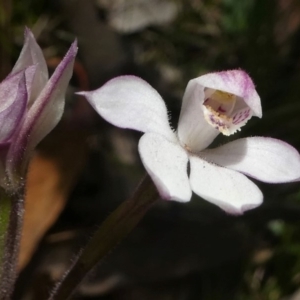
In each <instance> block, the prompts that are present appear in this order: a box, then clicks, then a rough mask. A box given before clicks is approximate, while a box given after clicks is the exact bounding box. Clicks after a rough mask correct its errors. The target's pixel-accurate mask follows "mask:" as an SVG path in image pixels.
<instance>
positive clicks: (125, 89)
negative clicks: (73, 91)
mask: <svg viewBox="0 0 300 300" xmlns="http://www.w3.org/2000/svg"><path fill="white" fill-rule="evenodd" d="M79 94H82V95H84V96H85V97H86V98H87V100H88V101H89V102H90V104H91V105H92V106H93V107H94V109H95V110H96V111H97V112H98V113H99V114H100V116H101V117H102V118H104V119H105V120H106V121H108V122H110V123H111V124H113V125H115V126H118V127H121V128H129V129H135V130H138V131H142V132H155V133H158V134H162V135H164V136H165V137H166V138H168V139H169V140H171V141H173V140H175V134H174V133H173V131H172V130H171V128H170V125H169V121H168V114H167V109H166V105H165V103H164V101H163V99H162V98H161V96H160V95H159V94H158V93H157V91H156V90H155V89H154V88H152V87H151V86H150V85H149V84H148V83H147V82H146V81H144V80H142V79H141V78H138V77H135V76H120V77H117V78H114V79H112V80H110V81H108V82H107V83H106V84H105V85H103V86H102V87H101V88H99V89H97V90H95V91H92V92H82V93H79Z"/></svg>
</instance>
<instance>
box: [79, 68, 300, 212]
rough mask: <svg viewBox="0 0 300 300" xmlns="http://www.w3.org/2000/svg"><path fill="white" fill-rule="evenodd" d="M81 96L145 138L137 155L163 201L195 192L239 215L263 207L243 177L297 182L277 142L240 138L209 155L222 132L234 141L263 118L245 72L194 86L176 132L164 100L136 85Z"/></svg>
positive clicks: (296, 164) (291, 158)
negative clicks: (255, 119)
mask: <svg viewBox="0 0 300 300" xmlns="http://www.w3.org/2000/svg"><path fill="white" fill-rule="evenodd" d="M81 94H83V95H85V96H86V98H87V99H88V101H89V102H90V103H91V105H92V106H93V107H94V108H95V110H96V111H97V112H98V113H99V114H100V115H101V116H102V117H103V118H104V119H105V120H106V121H108V122H110V123H112V124H114V125H115V126H118V127H121V128H130V129H135V130H138V131H142V132H145V134H144V135H143V136H142V137H141V139H140V141H139V153H140V156H141V159H142V162H143V164H144V166H145V168H146V170H147V172H148V173H149V175H150V176H151V178H152V180H153V182H154V184H155V185H156V187H157V189H158V191H159V194H160V196H161V198H163V199H168V200H176V201H180V202H187V201H189V200H190V199H191V196H192V191H193V192H194V193H196V194H197V195H199V196H200V197H202V198H203V199H205V200H207V201H209V202H211V203H214V204H216V205H218V206H219V207H221V208H222V209H224V210H225V211H227V212H229V213H233V214H241V213H243V212H244V211H245V210H248V209H252V208H254V207H257V206H259V205H260V204H261V203H262V201H263V195H262V193H261V191H260V190H259V188H258V187H257V186H256V185H255V184H254V183H253V182H252V181H251V180H249V179H248V178H247V177H246V176H245V175H247V176H250V177H253V178H255V179H258V180H260V181H264V182H269V183H282V182H291V181H295V180H298V179H299V177H300V155H299V153H298V152H297V151H296V150H295V149H294V148H293V147H292V146H290V145H288V144H287V143H285V142H282V141H280V140H276V139H272V138H265V137H251V138H242V139H238V140H236V141H233V142H230V143H228V144H226V145H223V146H221V147H218V148H215V149H207V147H208V146H209V145H210V144H211V143H212V141H213V140H214V139H215V138H216V136H217V135H218V134H219V133H220V132H221V133H223V134H224V135H230V134H233V133H234V132H236V131H237V130H240V128H241V127H242V126H243V125H245V123H246V122H247V121H248V120H249V119H250V118H251V117H252V116H257V117H261V116H262V111H261V103H260V98H259V96H258V94H257V92H256V90H255V87H254V84H253V82H252V80H251V79H250V77H249V76H248V75H247V74H246V73H245V72H244V71H241V70H232V71H225V72H219V73H211V74H207V75H204V76H200V77H198V78H195V79H192V80H191V81H190V82H189V84H188V86H187V88H186V91H185V94H184V97H183V103H182V109H181V114H180V118H179V123H178V129H177V131H176V132H174V131H173V130H172V129H171V127H170V125H169V121H168V114H167V109H166V106H165V103H164V101H163V99H162V98H161V96H160V95H159V94H158V93H157V91H156V90H155V89H153V88H152V87H151V86H150V85H149V84H148V83H146V82H145V81H143V80H142V79H140V78H137V77H134V76H121V77H117V78H115V79H112V80H110V81H109V82H107V83H106V84H105V85H104V86H102V87H101V88H99V89H97V90H95V91H92V92H82V93H81Z"/></svg>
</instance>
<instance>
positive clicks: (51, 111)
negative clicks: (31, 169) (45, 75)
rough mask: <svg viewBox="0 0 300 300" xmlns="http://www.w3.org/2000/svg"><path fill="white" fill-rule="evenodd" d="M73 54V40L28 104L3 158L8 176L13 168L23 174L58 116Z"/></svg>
mask: <svg viewBox="0 0 300 300" xmlns="http://www.w3.org/2000/svg"><path fill="white" fill-rule="evenodd" d="M76 54H77V42H76V41H75V42H74V43H73V44H72V46H71V47H70V49H69V51H68V52H67V54H66V56H65V57H64V59H63V60H62V62H61V63H60V64H59V65H58V67H57V68H56V70H55V72H54V73H53V75H52V76H51V78H50V79H49V81H48V82H47V84H46V86H45V88H44V89H43V91H42V92H41V94H40V96H39V97H38V98H37V99H36V101H35V102H34V103H33V105H32V106H31V108H30V110H29V111H28V113H27V116H26V119H25V121H24V123H23V125H22V127H21V129H20V131H19V132H18V135H17V136H16V137H14V140H13V141H12V146H11V148H10V150H9V153H8V157H7V172H8V174H9V175H11V178H13V174H14V172H16V169H18V172H19V173H21V174H23V173H24V171H25V168H26V165H27V163H28V158H29V155H30V153H31V152H32V150H33V149H34V148H35V146H36V145H37V144H38V143H39V142H40V141H41V140H42V139H43V138H44V137H45V136H46V135H47V134H48V133H49V132H50V131H51V130H52V129H53V128H54V127H55V126H56V125H57V123H58V121H59V120H60V119H61V116H62V113H63V110H64V105H65V92H66V89H67V87H68V84H69V80H70V78H71V76H72V73H73V65H74V60H75V56H76Z"/></svg>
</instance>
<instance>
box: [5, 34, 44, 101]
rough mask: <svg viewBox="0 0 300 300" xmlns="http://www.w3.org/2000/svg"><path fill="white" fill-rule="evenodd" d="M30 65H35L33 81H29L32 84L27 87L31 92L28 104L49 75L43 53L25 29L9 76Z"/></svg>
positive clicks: (38, 92) (40, 89)
mask: <svg viewBox="0 0 300 300" xmlns="http://www.w3.org/2000/svg"><path fill="white" fill-rule="evenodd" d="M31 65H35V66H36V69H35V73H34V78H33V80H32V79H31V81H32V82H30V85H31V86H30V87H28V91H29V92H31V94H30V103H31V102H32V101H34V99H35V98H36V97H37V96H38V95H39V94H40V92H41V91H42V89H43V88H44V86H45V85H46V83H47V81H48V78H49V75H48V68H47V63H46V60H45V58H44V55H43V52H42V50H41V48H40V46H39V45H38V44H37V42H36V40H35V38H34V36H33V34H32V32H31V31H30V30H29V29H28V28H26V29H25V42H24V46H23V48H22V51H21V53H20V56H19V58H18V60H17V62H16V64H15V66H14V68H13V70H12V72H11V74H15V73H17V72H19V71H21V70H23V69H26V68H28V67H29V66H31Z"/></svg>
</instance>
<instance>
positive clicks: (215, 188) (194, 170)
mask: <svg viewBox="0 0 300 300" xmlns="http://www.w3.org/2000/svg"><path fill="white" fill-rule="evenodd" d="M190 164H191V174H190V182H191V187H192V190H193V191H194V192H195V193H196V194H197V195H199V196H200V197H202V198H203V199H205V200H207V201H209V202H211V203H213V204H216V205H218V206H219V207H221V208H222V209H224V210H225V211H227V212H228V213H232V214H242V213H243V212H244V211H246V210H248V209H252V208H255V207H257V206H259V205H260V204H261V203H262V200H263V195H262V193H261V191H260V190H259V188H258V187H257V186H256V185H255V184H254V183H253V182H251V181H250V180H249V179H248V178H247V177H246V176H244V175H243V174H240V173H238V172H236V171H233V170H229V169H226V168H223V167H219V166H216V165H213V164H210V163H208V162H206V161H205V160H203V159H201V158H199V157H196V156H193V157H190Z"/></svg>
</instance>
